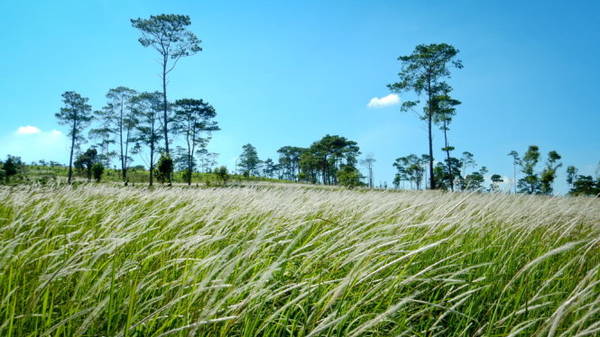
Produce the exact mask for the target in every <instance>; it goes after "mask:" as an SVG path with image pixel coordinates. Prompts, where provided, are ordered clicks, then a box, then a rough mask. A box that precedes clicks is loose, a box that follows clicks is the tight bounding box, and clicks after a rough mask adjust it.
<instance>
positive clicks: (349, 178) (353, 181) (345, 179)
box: [336, 165, 361, 188]
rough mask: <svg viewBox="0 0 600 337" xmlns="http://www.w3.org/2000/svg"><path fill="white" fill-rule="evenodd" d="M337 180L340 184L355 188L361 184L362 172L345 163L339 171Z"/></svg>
mask: <svg viewBox="0 0 600 337" xmlns="http://www.w3.org/2000/svg"><path fill="white" fill-rule="evenodd" d="M336 176H337V181H338V183H339V184H340V185H342V186H345V187H348V188H353V187H356V186H360V178H361V175H360V172H359V171H358V170H357V169H356V168H355V167H354V166H350V165H343V166H342V167H341V168H340V169H339V170H338V171H337V172H336Z"/></svg>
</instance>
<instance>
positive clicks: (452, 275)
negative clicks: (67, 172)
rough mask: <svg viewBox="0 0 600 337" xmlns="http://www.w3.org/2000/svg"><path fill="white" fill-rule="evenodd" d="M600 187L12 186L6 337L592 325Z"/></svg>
mask: <svg viewBox="0 0 600 337" xmlns="http://www.w3.org/2000/svg"><path fill="white" fill-rule="evenodd" d="M599 332H600V202H599V201H598V200H595V199H586V198H545V197H528V196H507V195H501V194H485V195H468V194H460V193H455V194H452V193H437V192H402V193H397V192H381V191H372V192H368V191H344V190H335V189H331V190H327V189H323V190H319V189H307V188H300V187H293V186H288V187H282V186H276V187H271V188H268V187H254V188H253V187H245V188H235V189H234V188H229V189H212V190H209V189H205V190H199V189H184V188H172V189H156V190H153V191H149V190H147V189H124V188H117V187H109V186H101V187H85V186H84V187H79V188H75V189H71V188H68V187H64V188H54V189H53V188H27V187H13V188H10V189H9V188H1V189H0V335H1V336H10V337H12V336H304V337H309V336H593V335H596V336H597V335H598V333H599Z"/></svg>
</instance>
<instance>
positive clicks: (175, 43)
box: [131, 14, 202, 155]
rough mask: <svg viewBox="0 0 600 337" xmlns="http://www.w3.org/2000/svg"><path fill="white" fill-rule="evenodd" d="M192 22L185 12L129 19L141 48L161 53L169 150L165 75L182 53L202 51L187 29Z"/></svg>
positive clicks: (165, 135) (164, 119) (166, 146)
mask: <svg viewBox="0 0 600 337" xmlns="http://www.w3.org/2000/svg"><path fill="white" fill-rule="evenodd" d="M191 24H192V21H191V20H190V17H189V16H187V15H176V14H160V15H151V16H150V18H148V19H142V18H137V19H131V25H132V26H133V27H134V28H136V29H138V30H139V32H140V33H141V36H140V38H139V39H138V41H139V42H140V44H141V45H142V46H144V47H152V48H153V49H154V50H156V51H157V52H158V53H159V54H160V55H161V69H162V72H161V75H162V86H163V87H162V89H163V91H162V99H163V101H162V110H163V116H162V130H163V138H164V141H165V151H166V153H167V154H168V155H170V151H169V131H170V130H169V122H170V121H171V116H169V111H168V102H167V75H168V74H169V73H170V72H171V71H172V70H173V69H174V68H175V66H176V65H177V62H178V61H179V60H180V59H181V58H182V57H184V56H189V55H193V54H195V53H197V52H199V51H201V50H202V48H201V47H200V40H199V39H198V38H197V37H196V35H194V33H192V32H190V31H189V30H187V26H189V25H191Z"/></svg>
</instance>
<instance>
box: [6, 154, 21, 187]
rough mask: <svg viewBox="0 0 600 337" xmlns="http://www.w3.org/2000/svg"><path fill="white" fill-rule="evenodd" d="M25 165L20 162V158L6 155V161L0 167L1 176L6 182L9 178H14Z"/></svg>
mask: <svg viewBox="0 0 600 337" xmlns="http://www.w3.org/2000/svg"><path fill="white" fill-rule="evenodd" d="M24 166H25V164H24V163H23V161H22V160H21V157H16V156H11V155H8V156H7V157H6V161H5V162H4V163H3V164H2V165H0V167H1V168H2V173H0V174H2V175H3V176H4V178H5V179H6V181H7V182H8V181H9V180H10V177H12V176H15V175H17V174H19V173H21V172H22V171H23V167H24Z"/></svg>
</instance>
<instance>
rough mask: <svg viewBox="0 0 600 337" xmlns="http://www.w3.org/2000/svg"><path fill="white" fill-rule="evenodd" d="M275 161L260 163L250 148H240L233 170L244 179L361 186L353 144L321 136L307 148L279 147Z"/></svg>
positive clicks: (333, 136)
mask: <svg viewBox="0 0 600 337" xmlns="http://www.w3.org/2000/svg"><path fill="white" fill-rule="evenodd" d="M277 153H278V155H279V158H278V159H277V162H275V161H274V160H273V159H271V158H267V159H266V160H264V161H263V160H261V159H259V157H258V154H257V151H256V148H255V147H254V146H253V145H252V144H246V145H244V146H243V147H242V154H241V155H240V157H239V159H238V161H237V166H238V168H239V170H240V173H242V174H243V175H245V176H250V175H258V176H261V175H262V176H264V177H269V178H278V179H284V180H290V181H295V182H305V183H311V184H324V185H344V186H358V185H361V181H360V179H361V174H360V171H359V170H358V168H357V167H356V166H357V163H358V156H359V155H360V148H359V147H358V144H357V143H356V142H355V141H352V140H349V139H347V138H345V137H342V136H338V135H325V136H324V137H323V138H321V139H319V140H317V141H315V142H313V143H312V144H311V145H310V146H309V147H298V146H283V147H281V148H279V149H278V150H277Z"/></svg>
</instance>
